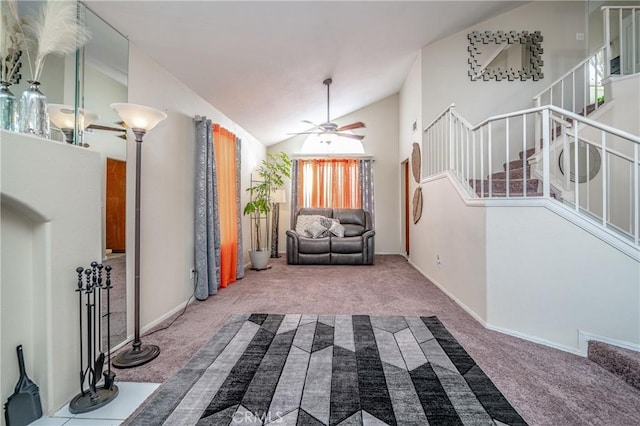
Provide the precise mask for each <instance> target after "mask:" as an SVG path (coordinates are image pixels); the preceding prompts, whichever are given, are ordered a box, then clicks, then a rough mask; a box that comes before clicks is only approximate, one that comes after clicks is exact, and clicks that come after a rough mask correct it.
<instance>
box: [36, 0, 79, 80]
mask: <svg viewBox="0 0 640 426" xmlns="http://www.w3.org/2000/svg"><path fill="white" fill-rule="evenodd" d="M76 14H77V3H76V2H75V1H68V0H48V1H47V2H45V3H44V4H43V6H42V8H41V9H40V13H39V14H38V15H37V16H36V17H34V18H33V19H32V20H31V22H30V30H31V32H32V34H33V37H34V38H35V40H36V42H37V45H38V50H37V54H36V60H35V65H34V67H33V73H32V78H33V81H39V79H40V76H41V75H42V69H43V68H44V61H45V59H46V58H47V56H48V55H65V54H67V53H73V52H75V51H76V49H78V48H80V47H82V46H83V45H84V44H85V43H86V42H87V41H89V39H90V38H91V34H90V33H89V30H88V29H87V28H86V27H85V26H84V24H83V23H81V22H79V21H78V19H77V15H76Z"/></svg>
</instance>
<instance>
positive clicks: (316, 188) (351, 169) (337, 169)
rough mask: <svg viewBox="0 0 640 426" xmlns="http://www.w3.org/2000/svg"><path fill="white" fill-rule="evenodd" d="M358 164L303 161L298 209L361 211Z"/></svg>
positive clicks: (341, 161)
mask: <svg viewBox="0 0 640 426" xmlns="http://www.w3.org/2000/svg"><path fill="white" fill-rule="evenodd" d="M358 163H359V162H358V160H354V159H314V160H300V163H299V168H298V199H299V207H327V208H350V209H356V208H361V206H362V199H361V196H360V176H359V167H358Z"/></svg>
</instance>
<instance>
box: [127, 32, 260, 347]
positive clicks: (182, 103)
mask: <svg viewBox="0 0 640 426" xmlns="http://www.w3.org/2000/svg"><path fill="white" fill-rule="evenodd" d="M129 102H132V103H137V104H141V105H148V106H151V107H154V108H157V109H160V110H163V111H165V112H166V113H167V115H168V117H167V119H166V120H165V121H163V122H161V123H160V124H158V126H157V127H156V128H154V129H153V130H152V131H151V132H149V133H148V134H147V135H146V136H145V138H144V143H143V146H142V201H141V203H142V204H141V215H142V225H141V226H142V229H141V245H142V247H141V308H140V311H141V323H142V328H143V329H147V328H149V327H150V326H151V325H153V324H155V323H157V322H159V321H161V320H162V319H163V318H166V317H168V316H169V315H171V314H172V313H173V312H175V311H177V310H178V309H180V307H181V306H183V305H184V303H185V302H186V300H187V299H188V298H189V296H190V295H191V294H192V293H193V283H192V282H191V280H190V271H191V268H192V267H193V266H194V254H193V250H194V238H193V226H194V225H193V224H194V195H193V193H194V166H195V124H194V121H193V118H194V117H195V116H196V115H201V116H207V117H208V118H211V119H212V120H213V122H215V123H220V124H221V125H222V126H224V127H226V128H227V129H229V130H231V131H232V132H234V133H235V134H236V135H237V136H239V137H240V138H241V139H242V171H241V173H242V189H243V191H242V194H243V200H242V201H243V205H244V202H246V196H245V194H244V192H245V191H244V188H246V187H247V185H248V181H249V173H250V170H251V169H252V168H253V167H254V166H255V165H256V164H257V163H258V162H259V161H261V160H262V158H264V155H265V147H264V146H263V145H262V144H261V143H260V142H259V141H258V140H256V139H255V138H254V137H252V136H251V135H250V134H248V133H247V132H246V131H244V130H243V129H242V128H241V127H239V126H238V125H237V124H235V123H234V122H233V121H231V120H230V119H229V118H227V117H226V116H224V114H222V113H221V112H220V111H218V110H217V109H216V108H215V107H213V106H211V105H210V104H209V103H207V102H206V101H204V100H203V99H202V98H200V97H199V96H198V95H196V94H195V93H194V92H193V91H192V90H190V89H189V88H187V87H186V86H185V85H184V84H182V83H181V82H179V81H178V80H177V79H176V78H175V77H173V76H172V75H171V74H169V73H168V72H167V71H166V70H164V69H163V68H161V67H160V66H159V65H158V64H157V63H156V62H154V61H153V60H152V59H151V58H149V57H148V56H147V55H145V54H144V53H143V52H142V51H140V49H138V48H137V47H136V46H135V45H133V44H131V45H130V50H129ZM129 136H130V140H129V142H128V152H127V159H128V161H127V247H133V246H134V241H133V237H134V231H133V224H134V201H135V200H134V184H135V162H134V161H132V160H133V159H134V158H135V142H134V141H133V140H132V139H131V135H129ZM243 228H244V240H243V241H244V247H245V252H246V250H247V248H248V247H249V243H250V240H249V231H248V230H249V221H248V218H243ZM245 260H248V255H247V254H246V253H245ZM133 263H134V262H133V251H132V250H130V251H129V252H128V253H127V265H133ZM128 269H129V270H128V276H127V282H129V283H133V282H134V277H133V268H128ZM127 296H128V297H127V302H128V303H129V304H130V305H129V307H128V308H129V309H128V312H129V313H132V312H133V306H132V303H133V287H132V286H129V289H128V293H127ZM128 330H129V334H130V335H131V334H132V333H133V315H129V316H128Z"/></svg>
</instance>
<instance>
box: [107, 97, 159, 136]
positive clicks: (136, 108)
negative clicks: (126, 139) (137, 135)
mask: <svg viewBox="0 0 640 426" xmlns="http://www.w3.org/2000/svg"><path fill="white" fill-rule="evenodd" d="M111 108H112V109H113V110H114V111H115V112H117V113H118V115H119V116H120V118H122V121H124V122H125V123H126V124H127V126H129V128H131V129H141V130H144V131H145V132H148V131H149V130H151V129H153V128H154V127H156V125H157V124H158V123H159V122H161V121H162V120H164V119H165V118H167V114H165V113H164V112H162V111H160V110H158V109H155V108H151V107H148V106H144V105H137V104H127V103H115V104H111Z"/></svg>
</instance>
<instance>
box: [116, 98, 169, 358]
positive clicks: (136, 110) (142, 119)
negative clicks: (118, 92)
mask: <svg viewBox="0 0 640 426" xmlns="http://www.w3.org/2000/svg"><path fill="white" fill-rule="evenodd" d="M111 108H112V109H113V110H114V111H115V112H117V113H118V115H119V116H120V118H122V121H124V122H125V123H126V125H127V127H129V128H130V129H131V131H132V132H133V134H134V135H135V136H136V221H135V248H134V265H135V266H134V271H135V272H134V275H135V280H134V291H135V293H134V309H135V312H134V317H135V336H134V339H133V345H132V347H131V348H130V349H128V350H126V351H123V352H120V353H119V354H118V355H117V356H116V357H115V359H114V360H113V362H112V363H111V364H112V365H113V366H114V367H116V368H131V367H137V366H139V365H142V364H146V363H147V362H149V361H151V360H153V359H154V358H156V357H157V356H158V355H160V348H159V347H158V346H156V345H143V344H142V342H141V341H140V180H141V179H140V178H141V175H140V168H141V165H142V137H143V136H144V135H145V133H147V132H148V131H149V130H151V129H153V128H154V127H155V126H156V124H158V123H159V122H161V121H162V120H164V119H165V118H167V114H165V113H164V112H162V111H159V110H157V109H155V108H149V107H146V106H142V105H136V104H111Z"/></svg>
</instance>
